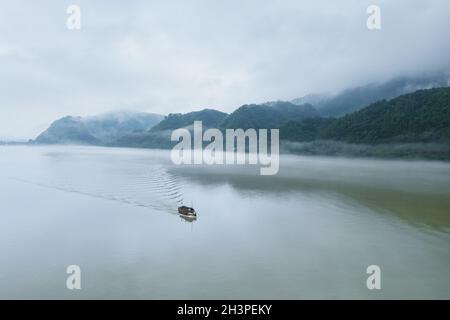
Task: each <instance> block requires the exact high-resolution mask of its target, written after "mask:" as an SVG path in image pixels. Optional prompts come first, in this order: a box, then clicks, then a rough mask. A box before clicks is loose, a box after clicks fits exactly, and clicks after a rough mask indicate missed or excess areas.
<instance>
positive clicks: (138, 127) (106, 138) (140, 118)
mask: <svg viewBox="0 0 450 320" xmlns="http://www.w3.org/2000/svg"><path fill="white" fill-rule="evenodd" d="M163 118H164V116H162V115H158V114H151V113H143V112H129V111H121V112H115V113H107V114H104V115H99V116H93V117H85V118H83V117H72V116H66V117H63V118H61V119H59V120H56V121H54V122H53V123H52V124H51V125H50V127H49V128H48V129H47V130H45V131H44V132H43V133H41V134H40V135H39V136H38V137H37V138H36V139H35V141H34V143H38V144H44V143H45V144H57V143H76V144H77V143H78V144H92V145H102V144H110V143H113V142H115V141H116V140H117V139H119V138H120V137H122V136H124V135H127V134H130V133H132V132H135V131H142V130H148V129H150V128H152V127H153V126H154V125H155V124H157V123H159V122H160V121H161V120H162V119H163Z"/></svg>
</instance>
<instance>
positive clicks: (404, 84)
mask: <svg viewBox="0 0 450 320" xmlns="http://www.w3.org/2000/svg"><path fill="white" fill-rule="evenodd" d="M448 85H450V83H449V78H448V76H447V75H446V74H444V73H438V74H431V75H423V76H419V77H398V78H395V79H392V80H390V81H387V82H384V83H374V84H369V85H366V86H361V87H356V88H350V89H346V90H344V91H342V92H340V93H338V94H329V93H322V94H309V95H306V96H304V97H302V98H297V99H294V100H292V101H291V102H292V103H295V104H305V103H311V104H312V105H314V107H315V108H316V109H317V110H318V111H319V113H320V115H321V116H323V117H340V116H343V115H345V114H347V113H349V112H353V111H356V110H359V109H361V108H363V107H366V106H368V105H369V104H371V103H373V102H376V101H379V100H383V99H387V100H389V99H392V98H395V97H398V96H400V95H402V94H406V93H411V92H414V91H416V90H419V89H430V88H438V87H446V86H448Z"/></svg>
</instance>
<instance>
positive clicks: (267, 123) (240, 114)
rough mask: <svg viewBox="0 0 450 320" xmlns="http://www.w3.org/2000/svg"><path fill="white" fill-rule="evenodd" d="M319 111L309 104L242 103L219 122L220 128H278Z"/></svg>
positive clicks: (315, 115)
mask: <svg viewBox="0 0 450 320" xmlns="http://www.w3.org/2000/svg"><path fill="white" fill-rule="evenodd" d="M318 116H319V113H318V112H317V110H316V109H314V107H313V106H312V105H310V104H304V105H295V104H293V103H290V102H281V101H280V102H275V103H273V104H271V105H265V104H262V105H256V104H251V105H243V106H242V107H240V108H238V109H237V110H236V111H234V112H233V113H231V114H230V115H229V116H228V117H227V118H226V119H225V120H224V121H223V122H222V124H221V127H222V128H231V129H235V128H241V129H248V128H254V129H260V128H262V129H270V128H279V127H280V126H282V125H283V124H285V123H287V122H289V121H292V120H294V121H295V120H297V121H298V120H302V119H307V118H314V117H318Z"/></svg>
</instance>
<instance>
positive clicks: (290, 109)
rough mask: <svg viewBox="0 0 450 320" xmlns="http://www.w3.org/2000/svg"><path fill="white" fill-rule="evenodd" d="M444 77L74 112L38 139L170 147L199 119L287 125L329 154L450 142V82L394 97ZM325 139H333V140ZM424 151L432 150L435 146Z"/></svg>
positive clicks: (283, 128)
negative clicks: (269, 98) (179, 106)
mask: <svg viewBox="0 0 450 320" xmlns="http://www.w3.org/2000/svg"><path fill="white" fill-rule="evenodd" d="M444 79H445V80H444ZM444 82H446V78H445V77H434V78H430V77H428V78H426V77H424V78H414V79H411V78H398V79H395V80H392V81H389V82H387V83H385V84H382V85H369V86H364V87H360V88H356V89H348V90H345V91H344V92H343V93H341V94H338V95H336V96H333V97H331V96H329V95H309V96H305V97H304V98H301V99H297V100H295V101H294V102H296V103H300V102H305V101H310V102H315V104H316V105H315V106H313V105H312V104H311V103H304V104H301V105H299V104H295V103H292V102H284V101H276V102H270V103H265V104H260V105H256V104H250V105H243V106H241V107H239V108H238V109H236V110H235V111H234V112H232V113H231V114H227V113H224V112H221V111H218V110H214V109H203V110H201V111H194V112H188V113H186V114H169V115H168V116H166V117H164V116H162V115H155V114H147V113H130V112H128V113H127V112H121V113H110V114H107V115H102V116H98V117H87V118H80V117H71V116H68V117H64V118H62V119H59V120H57V121H55V122H54V123H52V125H51V126H50V127H49V128H48V129H47V130H46V131H45V132H43V133H42V134H40V135H39V136H38V137H37V138H36V140H35V141H34V143H37V144H42V143H76V144H90V145H104V146H122V147H142V148H170V147H172V146H173V145H174V144H176V142H171V141H170V135H171V132H172V131H173V130H175V129H178V128H187V129H188V130H192V128H193V123H194V121H196V120H197V121H202V123H203V126H204V129H207V128H219V129H221V130H225V129H228V128H230V129H237V128H242V129H248V128H255V129H259V128H262V129H264V128H267V129H270V128H280V138H281V139H282V140H284V141H291V142H293V143H313V147H312V148H310V147H311V146H310V147H308V148H307V149H305V148H304V147H305V146H304V145H303V146H302V147H301V148H300V149H299V148H298V146H294V148H292V145H291V146H290V147H289V148H287V149H286V150H288V151H292V152H301V153H302V152H305V153H314V154H315V153H318V154H320V153H326V154H328V153H330V150H331V149H332V150H334V151H332V152H341V151H342V149H343V145H340V146H339V147H338V148H337V149H336V144H335V143H341V144H352V145H355V144H360V145H372V146H375V145H381V144H388V145H389V147H388V149H389V148H392V146H393V144H399V143H403V144H404V143H406V144H412V143H416V144H417V143H420V144H439V145H445V146H450V134H449V130H450V129H449V128H450V121H449V114H450V110H449V88H448V87H444V88H440V89H424V90H418V91H416V92H414V93H409V94H404V95H401V96H399V97H397V98H392V96H393V95H395V94H396V93H398V92H404V91H409V90H413V89H414V88H416V87H422V86H434V85H435V84H436V85H438V84H441V83H444ZM378 97H383V98H382V99H377V100H376V102H372V103H368V105H366V106H364V107H362V108H360V107H359V104H361V103H364V101H371V100H374V99H376V98H378ZM346 101H348V103H346ZM354 108H356V109H358V111H354V112H350V113H346V115H344V116H340V117H338V118H333V117H330V116H329V114H330V113H333V114H334V113H336V114H340V113H341V112H346V110H351V109H354ZM324 114H325V115H324ZM323 141H327V143H326V145H324V144H323ZM318 142H320V143H321V145H320V148H316V146H317V143H318ZM330 143H332V144H330ZM286 145H287V144H286ZM347 147H348V146H345V148H344V149H345V150H343V151H342V154H346V153H348V152H347V151H348V150H347V149H346V148H347ZM302 148H303V149H302ZM439 148H440V149H439ZM439 148H436V147H434V149H437V153H440V151H439V150H444V149H445V150H447V149H448V148H447V147H446V148H442V147H439ZM336 150H337V151H336ZM339 150H341V151H339ZM358 152H360V154H359V155H366V153H365V152H366V151H364V150H363V151H361V150H360V151H358ZM377 152H378V151H377ZM350 153H351V152H350ZM400 153H401V152H400ZM405 153H406V154H411V153H413V154H415V155H418V156H420V155H421V154H424V153H423V152H422V151H421V150H414V151H411V150H408V151H406V152H405ZM435 153H436V152H435ZM378 155H381V156H383V153H382V152H381V153H379V152H378ZM424 156H425V157H429V152H428V151H427V152H426V153H425V155H424ZM432 157H434V158H443V159H447V158H449V159H450V150H449V151H448V154H447V151H444V154H442V152H441V153H440V154H438V155H436V154H434V155H432Z"/></svg>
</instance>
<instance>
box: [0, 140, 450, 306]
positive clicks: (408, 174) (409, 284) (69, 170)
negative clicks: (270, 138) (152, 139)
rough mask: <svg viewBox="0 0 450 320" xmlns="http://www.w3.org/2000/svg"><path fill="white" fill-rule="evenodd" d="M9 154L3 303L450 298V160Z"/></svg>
mask: <svg viewBox="0 0 450 320" xmlns="http://www.w3.org/2000/svg"><path fill="white" fill-rule="evenodd" d="M0 153H1V155H2V157H0V200H1V201H0V218H1V219H2V223H1V224H0V252H2V254H1V255H0V298H73V299H77V298H176V299H187V298H189V299H194V298H205V299H207V298H209V299H214V298H235V299H238V298H247V299H258V298H267V299H270V298H275V299H276V298H280V299H281V298H288V299H289V298H291V299H295V298H374V299H377V298H450V277H449V270H450V250H449V249H448V248H449V247H450V214H449V213H450V164H448V163H441V162H426V161H382V160H354V159H353V160H350V159H343V158H326V157H300V156H282V157H281V159H280V171H279V174H278V175H276V176H260V175H259V167H258V166H237V165H234V166H176V165H173V164H172V163H171V162H170V154H169V151H162V150H138V149H119V148H116V149H110V148H94V147H75V146H58V147H1V148H0ZM180 204H186V205H191V204H192V205H193V206H194V207H195V209H196V210H197V212H198V215H199V216H198V219H197V220H196V221H195V222H193V223H189V222H187V221H185V220H183V219H181V218H180V217H179V216H178V215H177V206H178V205H180ZM71 264H77V265H79V266H80V267H81V270H82V290H79V291H78V290H74V291H69V290H67V289H66V286H65V281H66V277H67V275H66V273H65V271H66V267H67V266H68V265H71ZM372 264H376V265H379V266H380V267H381V270H382V290H380V291H370V290H368V289H367V288H366V279H367V277H368V275H367V274H366V268H367V266H369V265H372Z"/></svg>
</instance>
